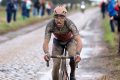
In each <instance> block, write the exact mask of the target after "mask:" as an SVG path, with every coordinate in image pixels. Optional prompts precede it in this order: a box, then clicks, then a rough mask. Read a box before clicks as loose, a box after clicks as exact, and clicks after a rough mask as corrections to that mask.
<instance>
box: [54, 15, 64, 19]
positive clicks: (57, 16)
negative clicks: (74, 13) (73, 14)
mask: <svg viewBox="0 0 120 80" xmlns="http://www.w3.org/2000/svg"><path fill="white" fill-rule="evenodd" d="M64 17H65V16H64V15H54V18H60V19H63V18H64Z"/></svg>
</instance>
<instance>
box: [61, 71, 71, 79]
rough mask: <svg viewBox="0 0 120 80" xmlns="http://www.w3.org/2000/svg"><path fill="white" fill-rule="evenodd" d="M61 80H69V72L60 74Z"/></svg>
mask: <svg viewBox="0 0 120 80" xmlns="http://www.w3.org/2000/svg"><path fill="white" fill-rule="evenodd" d="M59 80H69V77H68V74H67V72H65V71H61V72H60V74H59Z"/></svg>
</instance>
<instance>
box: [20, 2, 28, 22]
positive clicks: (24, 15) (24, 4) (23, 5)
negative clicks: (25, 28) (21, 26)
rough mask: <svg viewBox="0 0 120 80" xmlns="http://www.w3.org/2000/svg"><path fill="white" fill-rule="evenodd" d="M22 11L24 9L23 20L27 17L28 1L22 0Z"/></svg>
mask: <svg viewBox="0 0 120 80" xmlns="http://www.w3.org/2000/svg"><path fill="white" fill-rule="evenodd" d="M21 11H22V18H23V20H24V19H26V18H27V9H26V1H25V0H22V1H21Z"/></svg>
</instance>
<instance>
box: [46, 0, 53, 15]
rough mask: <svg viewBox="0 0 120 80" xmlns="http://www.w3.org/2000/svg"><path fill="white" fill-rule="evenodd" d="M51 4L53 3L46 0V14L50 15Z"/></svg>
mask: <svg viewBox="0 0 120 80" xmlns="http://www.w3.org/2000/svg"><path fill="white" fill-rule="evenodd" d="M52 6H53V4H52V2H51V1H46V4H45V8H46V11H47V14H48V15H51V10H52Z"/></svg>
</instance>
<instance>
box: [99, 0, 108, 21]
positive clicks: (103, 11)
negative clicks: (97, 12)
mask: <svg viewBox="0 0 120 80" xmlns="http://www.w3.org/2000/svg"><path fill="white" fill-rule="evenodd" d="M106 6H107V5H106V3H105V1H102V3H101V5H100V7H101V13H102V18H103V19H104V18H105V12H106Z"/></svg>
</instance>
